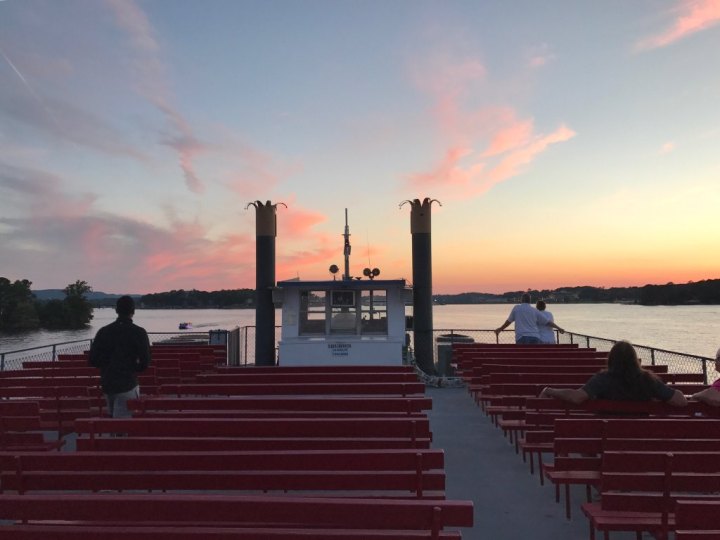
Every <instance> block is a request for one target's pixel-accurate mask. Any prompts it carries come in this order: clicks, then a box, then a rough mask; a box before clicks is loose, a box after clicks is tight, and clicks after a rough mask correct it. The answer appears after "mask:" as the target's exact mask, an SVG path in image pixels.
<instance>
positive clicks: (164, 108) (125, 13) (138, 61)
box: [105, 0, 206, 193]
mask: <svg viewBox="0 0 720 540" xmlns="http://www.w3.org/2000/svg"><path fill="white" fill-rule="evenodd" d="M105 1H106V3H107V5H108V6H109V7H110V9H111V10H112V12H113V13H114V15H115V19H116V22H117V24H118V26H119V27H120V28H121V29H122V30H124V31H125V32H126V33H127V35H128V38H129V42H130V46H131V49H132V50H133V51H134V52H135V58H134V59H133V62H132V66H133V70H134V72H135V75H136V77H137V86H138V91H139V93H140V94H141V95H143V96H145V98H146V99H148V101H149V102H150V103H152V104H153V105H154V106H155V107H156V108H157V109H158V110H159V111H161V112H162V113H163V114H164V115H165V117H166V119H167V121H168V123H169V125H170V128H171V134H170V135H168V136H166V137H165V138H164V140H163V141H162V142H163V144H165V145H166V146H168V147H170V148H172V149H173V150H175V151H176V152H177V154H178V163H179V165H180V169H181V170H182V172H183V176H184V178H185V185H186V186H187V187H188V189H189V190H190V191H192V192H193V193H202V192H203V191H204V190H205V186H204V184H203V182H202V181H201V180H200V178H199V177H198V175H197V173H196V172H195V167H194V164H193V163H194V159H195V158H196V157H197V155H198V154H200V153H202V152H204V151H205V150H206V145H204V144H203V143H201V142H199V141H198V139H197V138H196V137H195V135H194V134H193V130H192V128H191V127H190V125H189V124H188V122H187V121H186V120H185V118H184V117H183V115H182V114H180V112H179V111H177V110H176V109H175V108H174V107H172V105H171V92H170V90H169V88H168V84H167V82H166V81H167V78H166V76H165V72H166V69H165V65H164V63H163V62H162V61H161V59H160V49H161V48H160V45H159V44H158V42H157V39H156V38H155V30H154V28H153V26H152V23H151V22H150V20H149V19H148V17H147V15H146V14H145V12H144V11H143V10H142V9H141V8H140V6H138V5H137V4H136V3H135V2H134V1H132V0H105Z"/></svg>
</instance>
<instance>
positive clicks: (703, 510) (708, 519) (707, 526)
mask: <svg viewBox="0 0 720 540" xmlns="http://www.w3.org/2000/svg"><path fill="white" fill-rule="evenodd" d="M675 528H676V531H675V540H718V539H720V500H712V501H697V500H690V499H679V500H678V501H677V502H676V504H675Z"/></svg>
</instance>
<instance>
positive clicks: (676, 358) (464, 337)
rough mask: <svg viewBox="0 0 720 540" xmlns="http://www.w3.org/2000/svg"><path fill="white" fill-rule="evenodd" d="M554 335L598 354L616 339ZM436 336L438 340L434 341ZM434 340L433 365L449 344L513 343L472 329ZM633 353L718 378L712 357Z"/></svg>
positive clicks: (674, 369) (510, 337) (643, 349)
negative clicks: (711, 368)
mask: <svg viewBox="0 0 720 540" xmlns="http://www.w3.org/2000/svg"><path fill="white" fill-rule="evenodd" d="M555 332H556V336H557V342H558V343H577V344H578V345H579V346H580V347H593V348H595V349H596V350H598V351H609V350H610V349H611V348H612V346H613V345H614V344H615V343H617V341H618V340H615V339H608V338H602V337H597V336H589V335H586V334H578V333H575V332H568V331H566V332H565V333H564V334H560V333H559V332H557V330H556V331H555ZM438 337H440V339H438ZM435 341H436V343H438V345H439V347H437V346H436V347H435V362H436V364H438V363H440V364H442V362H443V345H442V344H444V343H447V344H451V343H452V342H456V343H462V342H470V341H474V342H476V343H514V342H515V332H514V331H513V330H505V331H503V332H500V335H499V336H496V335H495V331H494V330H473V329H451V330H435ZM633 346H634V347H635V350H636V351H637V353H638V356H639V357H640V360H641V361H642V363H643V364H644V365H657V364H664V365H667V366H668V371H670V372H671V373H698V372H702V374H703V376H704V378H705V382H706V383H708V382H712V381H713V380H715V379H716V378H717V377H718V374H717V373H715V372H714V371H713V370H709V369H708V365H710V366H712V365H713V363H714V361H715V360H714V359H713V358H708V357H704V356H699V355H695V354H688V353H681V352H676V351H669V350H666V349H659V348H657V347H650V346H647V345H639V344H635V343H633Z"/></svg>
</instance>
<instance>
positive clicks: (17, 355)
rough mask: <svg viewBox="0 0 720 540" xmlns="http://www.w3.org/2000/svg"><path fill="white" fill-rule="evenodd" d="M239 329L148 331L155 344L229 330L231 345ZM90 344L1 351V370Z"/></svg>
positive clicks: (51, 359) (49, 359)
mask: <svg viewBox="0 0 720 540" xmlns="http://www.w3.org/2000/svg"><path fill="white" fill-rule="evenodd" d="M237 331H238V329H235V330H220V331H216V330H211V331H210V332H148V337H149V338H150V343H151V344H153V345H156V344H168V343H188V342H191V343H210V342H211V341H212V338H213V333H214V332H220V333H222V334H223V335H224V333H225V332H227V336H228V338H227V340H228V345H230V342H231V341H232V336H234V333H237ZM223 335H218V336H217V338H218V339H221V340H222V339H223ZM90 345H92V339H79V340H75V341H64V342H61V343H53V344H51V345H40V346H37V347H28V348H25V349H16V350H13V351H4V352H0V371H11V370H15V369H22V364H23V362H30V361H35V362H54V361H56V360H57V359H58V356H59V355H61V354H83V353H85V352H86V351H89V350H90ZM229 348H230V347H229Z"/></svg>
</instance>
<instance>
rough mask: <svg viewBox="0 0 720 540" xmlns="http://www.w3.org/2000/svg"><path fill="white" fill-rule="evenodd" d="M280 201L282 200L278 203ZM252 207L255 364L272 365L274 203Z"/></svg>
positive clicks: (275, 216) (273, 356)
mask: <svg viewBox="0 0 720 540" xmlns="http://www.w3.org/2000/svg"><path fill="white" fill-rule="evenodd" d="M280 204H282V203H280ZM249 206H254V207H255V239H256V249H255V365H258V366H274V365H275V306H274V304H273V301H272V290H273V287H275V237H276V236H277V215H276V210H277V205H276V204H272V203H271V202H270V201H267V202H266V203H265V204H263V203H262V202H261V201H255V202H254V203H250V204H249V205H248V207H249Z"/></svg>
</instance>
